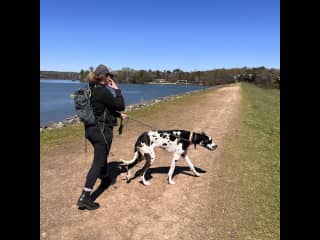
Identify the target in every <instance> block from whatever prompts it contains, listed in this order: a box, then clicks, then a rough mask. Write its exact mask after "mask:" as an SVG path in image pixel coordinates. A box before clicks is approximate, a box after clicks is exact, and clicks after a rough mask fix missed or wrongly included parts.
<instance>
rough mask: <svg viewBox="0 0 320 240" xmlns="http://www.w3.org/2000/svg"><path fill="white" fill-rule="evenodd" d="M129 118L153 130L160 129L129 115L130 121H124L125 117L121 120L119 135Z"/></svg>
mask: <svg viewBox="0 0 320 240" xmlns="http://www.w3.org/2000/svg"><path fill="white" fill-rule="evenodd" d="M129 120H133V121H135V122H137V123H140V124H141V125H143V126H146V127H148V128H150V129H152V130H159V128H155V127H153V126H151V125H149V124H147V123H144V122H142V121H140V120H138V119H135V118H132V117H129V116H128V121H127V122H126V123H125V124H124V123H123V119H121V121H120V127H119V135H121V134H122V130H123V127H124V125H126V124H127V123H128V122H129ZM169 135H171V136H173V137H176V138H179V139H181V140H184V141H187V142H192V139H191V141H190V140H189V139H186V138H182V137H179V136H176V135H173V134H169Z"/></svg>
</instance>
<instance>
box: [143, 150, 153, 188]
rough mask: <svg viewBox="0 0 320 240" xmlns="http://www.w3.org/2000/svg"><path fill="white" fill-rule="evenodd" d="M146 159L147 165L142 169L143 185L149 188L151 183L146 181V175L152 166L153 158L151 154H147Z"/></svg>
mask: <svg viewBox="0 0 320 240" xmlns="http://www.w3.org/2000/svg"><path fill="white" fill-rule="evenodd" d="M144 157H145V159H146V163H145V164H144V166H143V168H142V175H141V180H142V183H143V185H145V186H149V185H150V184H151V183H150V182H149V181H147V180H146V179H145V177H144V175H145V174H146V172H147V170H148V169H149V167H150V166H151V156H150V154H149V153H145V154H144Z"/></svg>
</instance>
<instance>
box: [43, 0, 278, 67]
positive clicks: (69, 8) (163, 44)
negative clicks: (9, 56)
mask: <svg viewBox="0 0 320 240" xmlns="http://www.w3.org/2000/svg"><path fill="white" fill-rule="evenodd" d="M279 1H280V0H242V1H239V0H238V1H237V0H221V1H214V0H211V1H210V0H192V1H191V0H149V1H147V0H131V1H130V0H116V1H115V0H114V1H109V0H104V1H103V0H86V1H84V0H40V70H49V71H54V70H56V71H75V72H79V71H80V70H81V69H88V68H89V67H90V66H92V67H96V66H97V65H98V64H100V63H103V64H106V65H107V66H109V67H110V68H111V69H112V70H119V69H121V68H122V67H130V68H134V69H137V70H138V69H145V70H148V69H152V70H161V71H162V70H170V71H172V70H173V69H175V68H180V69H182V70H184V71H195V70H212V69H217V68H232V67H244V66H246V67H259V66H265V67H268V68H280V2H279Z"/></svg>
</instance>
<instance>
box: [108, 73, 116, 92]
mask: <svg viewBox="0 0 320 240" xmlns="http://www.w3.org/2000/svg"><path fill="white" fill-rule="evenodd" d="M107 81H108V87H110V88H112V89H114V90H117V89H119V88H118V86H117V84H116V83H115V81H113V79H112V78H111V77H110V76H108V77H107Z"/></svg>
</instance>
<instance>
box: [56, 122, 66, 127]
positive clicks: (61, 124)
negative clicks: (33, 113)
mask: <svg viewBox="0 0 320 240" xmlns="http://www.w3.org/2000/svg"><path fill="white" fill-rule="evenodd" d="M55 127H56V128H62V127H64V124H63V123H62V122H58V123H56V124H55Z"/></svg>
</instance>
